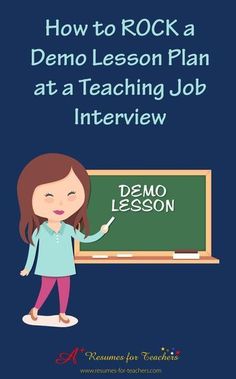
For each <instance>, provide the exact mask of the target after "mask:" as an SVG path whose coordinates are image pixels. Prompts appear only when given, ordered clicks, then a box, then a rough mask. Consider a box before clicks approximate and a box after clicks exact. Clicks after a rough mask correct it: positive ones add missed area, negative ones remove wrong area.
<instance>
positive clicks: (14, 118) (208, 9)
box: [1, 0, 235, 378]
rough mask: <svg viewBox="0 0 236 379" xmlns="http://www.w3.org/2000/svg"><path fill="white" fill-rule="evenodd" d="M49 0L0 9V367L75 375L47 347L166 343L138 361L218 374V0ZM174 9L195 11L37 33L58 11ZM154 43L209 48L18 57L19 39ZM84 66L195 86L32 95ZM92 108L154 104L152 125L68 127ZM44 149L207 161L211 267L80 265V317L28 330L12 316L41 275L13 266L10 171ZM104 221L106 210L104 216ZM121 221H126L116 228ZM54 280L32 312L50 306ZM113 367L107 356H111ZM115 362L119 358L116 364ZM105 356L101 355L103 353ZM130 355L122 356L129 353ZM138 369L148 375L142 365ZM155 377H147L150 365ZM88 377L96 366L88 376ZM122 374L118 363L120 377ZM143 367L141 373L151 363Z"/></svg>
mask: <svg viewBox="0 0 236 379" xmlns="http://www.w3.org/2000/svg"><path fill="white" fill-rule="evenodd" d="M177 3H178V4H176V2H175V1H165V2H161V1H145V2H139V4H137V2H136V1H119V2H105V1H99V2H96V1H90V0H88V1H86V2H85V3H83V2H79V1H67V2H64V4H63V5H62V2H60V4H58V2H57V1H50V2H47V1H40V2H37V4H36V3H35V2H32V3H30V2H26V1H23V2H20V4H19V3H14V2H9V3H8V6H7V9H6V14H5V16H4V20H3V31H2V33H3V35H4V44H3V47H2V54H1V64H2V70H1V71H2V74H3V86H2V95H3V96H2V107H1V108H2V110H1V113H2V118H3V122H2V132H1V133H2V136H4V140H3V147H2V150H1V153H2V158H1V173H2V189H3V194H2V204H1V206H2V208H3V209H4V211H3V215H4V217H3V221H4V226H3V228H2V231H3V230H4V232H3V233H4V234H3V235H2V239H1V241H2V242H1V243H2V258H3V259H2V268H1V271H2V272H1V279H2V281H3V284H2V296H3V297H4V302H5V304H4V307H3V310H2V315H3V323H2V335H5V338H4V342H2V344H3V348H4V351H5V358H4V359H3V358H2V362H1V363H2V367H5V368H6V369H7V371H8V375H7V376H8V377H12V375H13V372H14V371H15V370H16V371H17V373H18V374H19V375H22V376H24V377H25V378H30V377H32V376H33V377H34V378H39V377H43V376H45V377H48V378H49V377H50V376H51V377H57V378H62V377H64V376H65V375H66V376H67V377H68V378H76V377H78V376H80V372H79V367H80V366H83V367H102V364H100V363H95V364H90V363H86V361H85V360H83V361H82V360H81V362H80V364H79V366H73V365H72V364H70V363H69V364H67V365H65V366H57V365H56V364H55V362H54V361H55V358H56V356H57V354H58V353H60V352H62V351H67V352H69V351H71V350H72V349H73V348H74V347H75V346H79V347H81V346H83V347H85V349H86V350H89V351H97V352H98V354H99V353H100V354H124V353H125V352H128V351H130V352H131V353H134V354H135V353H136V354H137V353H139V352H140V351H150V352H152V353H153V354H156V353H158V351H159V349H160V347H161V346H162V345H163V346H167V347H172V346H174V347H176V348H179V349H180V350H181V351H182V355H181V359H180V360H179V361H178V362H172V363H171V362H168V363H163V364H162V363H156V364H153V363H147V364H144V363H139V364H136V365H134V367H143V368H145V367H147V368H154V367H159V368H162V369H163V373H162V374H161V377H162V378H177V377H178V378H180V377H181V378H190V377H191V378H201V377H203V378H209V377H211V378H222V377H228V375H227V371H228V370H229V369H230V365H231V358H230V354H231V350H230V349H229V344H230V342H231V341H230V335H231V332H232V331H231V328H232V324H231V321H232V319H233V318H232V310H231V309H230V304H231V302H230V300H231V301H233V291H232V281H231V278H232V277H233V270H234V266H233V259H234V254H235V252H234V245H235V244H234V241H233V238H234V235H233V228H232V223H231V222H230V218H231V217H232V215H233V207H234V202H233V199H234V187H233V182H234V165H233V153H232V152H233V151H234V146H235V141H234V139H233V131H234V129H233V128H234V125H233V124H234V123H233V121H234V118H233V112H232V104H233V92H234V91H233V86H232V82H233V76H231V75H233V59H232V57H231V58H230V46H232V45H233V43H231V35H230V33H232V27H231V22H232V20H231V19H230V15H231V13H232V10H230V9H229V8H228V5H229V3H230V2H229V1H224V2H218V4H215V2H210V1H197V2H194V3H193V2H189V1H178V2H177ZM143 17H146V18H150V19H152V20H155V19H156V18H164V19H165V18H170V19H172V18H177V19H178V20H180V22H181V23H183V24H185V23H195V25H196V36H195V37H194V38H189V39H181V38H173V37H172V38H155V37H151V36H150V37H144V38H137V39H134V38H123V39H122V38H120V37H118V36H117V37H113V38H110V39H109V38H100V39H98V38H97V39H96V38H95V37H94V36H93V35H92V34H91V33H90V34H89V35H88V36H87V37H86V38H84V39H82V38H76V37H71V38H69V37H68V38H50V39H49V38H46V37H45V36H44V25H45V19H46V18H51V19H52V20H53V19H56V18H60V19H61V20H62V21H63V22H65V23H73V22H74V23H90V22H92V21H94V20H101V21H102V22H104V23H109V22H111V23H116V24H118V23H119V21H120V19H121V18H134V19H136V20H139V19H140V18H143ZM95 46H96V47H97V48H98V49H99V51H101V52H104V53H105V52H107V53H108V52H114V53H116V52H122V51H124V52H134V51H135V50H137V51H139V52H146V51H149V52H156V51H159V50H160V49H167V47H172V46H173V47H176V48H184V47H186V48H188V49H190V52H209V53H210V54H211V65H210V67H208V68H207V67H196V68H184V67H181V66H176V68H173V67H172V68H171V69H170V68H168V67H159V68H158V67H157V68H152V67H150V68H148V67H147V68H145V69H144V68H140V67H138V66H137V67H134V68H128V67H120V68H117V67H111V68H107V69H104V68H103V69H101V68H91V67H88V66H86V67H81V68H78V67H71V68H65V67H56V66H52V67H51V68H50V67H49V68H47V69H45V68H43V66H38V67H36V68H32V67H30V49H31V48H44V49H45V50H46V49H47V50H48V51H50V50H51V52H55V51H58V52H59V51H65V52H67V51H75V52H76V51H78V52H81V51H82V52H83V51H89V50H91V49H92V48H93V47H95ZM90 76H91V77H92V78H93V79H94V80H95V81H96V80H97V81H99V80H100V81H103V82H105V81H113V82H116V81H117V82H118V81H119V80H121V79H122V78H123V77H129V78H131V79H132V78H133V79H134V80H135V79H137V78H138V77H139V78H141V79H142V80H143V81H145V80H146V81H148V80H153V82H154V83H156V82H157V83H158V82H162V81H166V82H168V83H174V82H175V78H178V77H182V78H184V79H185V80H191V79H193V78H195V77H199V78H200V79H201V80H202V81H203V82H204V81H205V82H206V83H207V84H208V89H207V92H206V93H205V94H204V95H203V96H200V97H198V98H196V97H178V98H175V99H174V98H169V99H166V100H165V101H162V102H155V100H153V99H152V98H148V97H139V98H138V97H137V98H135V97H130V98H129V99H127V98H125V97H110V98H109V97H104V98H101V97H95V98H91V97H84V98H81V97H80V98H79V97H78V98H76V97H73V98H72V97H65V98H62V97H60V96H54V97H51V98H49V97H46V96H45V97H34V96H33V94H32V91H33V85H34V84H36V83H37V82H40V81H46V80H49V79H52V80H55V81H57V82H58V83H64V82H70V81H71V80H73V81H76V80H77V79H79V78H85V77H90ZM75 106H78V107H79V108H80V109H81V110H82V111H92V110H93V109H95V108H97V109H100V110H102V111H103V112H105V113H107V112H110V111H111V112H116V111H117V112H119V111H124V112H128V113H129V112H132V111H133V110H134V108H136V107H139V108H140V111H143V112H145V111H147V112H148V111H149V112H158V111H160V112H167V113H168V115H167V122H166V126H165V127H162V128H158V127H154V126H149V127H137V126H136V127H135V126H130V127H129V126H120V127H109V126H108V127H100V126H97V127H89V126H88V127H74V126H73V108H74V107H75ZM45 152H62V153H65V154H68V155H71V156H74V157H76V158H77V159H79V160H80V161H81V162H82V163H83V164H84V166H85V167H86V168H104V169H106V168H137V169H138V168H147V169H148V168H149V169H152V168H156V169H158V168H176V169H179V168H209V169H212V170H213V255H214V256H215V257H218V258H220V260H221V264H220V265H173V266H171V265H81V266H79V267H77V272H78V275H77V276H76V277H73V279H72V291H71V298H70V304H69V309H68V313H69V314H73V315H78V316H79V318H80V322H79V324H78V325H77V326H76V327H73V328H68V329H57V328H55V329H54V328H36V327H35V328H33V327H29V326H27V325H25V324H23V323H22V321H21V317H22V316H23V315H24V314H25V313H26V312H28V310H29V309H30V307H31V306H32V305H33V303H34V301H35V298H36V296H37V293H38V289H39V285H40V279H39V278H38V277H36V276H34V275H32V274H31V275H30V276H29V277H25V278H22V277H20V275H19V272H20V270H21V269H23V267H24V263H25V259H26V256H27V246H26V245H25V244H24V243H23V242H22V241H21V240H20V237H19V235H18V219H19V213H18V205H17V199H16V182H17V178H18V175H19V173H20V171H21V170H22V168H23V167H24V165H25V164H26V163H27V162H28V161H29V160H31V159H32V158H33V157H35V156H37V155H39V154H42V153H45ZM104 221H106V220H104ZM127 233H128V230H127ZM57 307H58V300H57V292H56V290H54V292H53V294H52V295H51V297H50V298H49V299H48V301H47V303H46V304H45V306H44V308H43V313H46V314H50V313H55V312H57ZM117 366H119V365H118V364H115V365H114V367H117ZM120 366H122V367H123V365H120ZM104 367H112V364H110V363H104ZM130 367H132V365H130ZM148 376H149V375H147V377H148ZM153 376H154V375H153ZM96 377H99V376H98V375H97V376H96ZM129 377H131V375H130V376H129ZM150 377H152V375H150Z"/></svg>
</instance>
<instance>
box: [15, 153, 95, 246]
mask: <svg viewBox="0 0 236 379" xmlns="http://www.w3.org/2000/svg"><path fill="white" fill-rule="evenodd" d="M71 169H72V170H73V171H74V173H75V175H76V176H77V177H78V179H79V180H80V181H81V183H82V185H83V188H84V192H85V200H84V204H83V205H82V207H81V208H80V209H79V210H78V212H76V213H74V214H73V215H72V216H71V217H69V218H68V219H67V220H66V222H67V223H68V224H70V225H72V226H73V227H74V228H77V227H79V226H80V229H81V230H83V229H84V231H85V235H86V236H87V235H88V234H89V225H88V219H87V205H88V201H89V196H90V179H89V176H88V174H87V172H86V170H85V168H84V167H83V166H82V164H81V163H80V162H78V161H77V160H76V159H74V158H71V157H69V156H67V155H64V154H43V155H40V156H38V157H36V158H34V159H33V160H32V161H30V162H29V163H28V164H27V165H26V166H25V167H24V169H23V170H22V172H21V174H20V176H19V179H18V183H17V196H18V202H19V207H20V224H19V231H20V235H21V238H22V239H23V241H25V242H26V243H33V241H32V234H33V232H34V230H35V229H36V228H37V229H38V228H39V227H40V225H41V224H42V223H43V222H44V221H45V220H46V219H44V218H42V217H39V216H36V215H35V214H34V211H33V207H32V196H33V192H34V190H35V188H36V187H37V186H39V185H40V184H45V183H50V182H55V181H57V180H61V179H64V178H65V177H66V176H67V175H68V174H69V172H70V170H71Z"/></svg>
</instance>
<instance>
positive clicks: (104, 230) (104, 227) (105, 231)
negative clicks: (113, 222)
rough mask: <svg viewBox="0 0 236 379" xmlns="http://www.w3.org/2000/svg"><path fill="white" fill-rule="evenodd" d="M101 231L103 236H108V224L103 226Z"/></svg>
mask: <svg viewBox="0 0 236 379" xmlns="http://www.w3.org/2000/svg"><path fill="white" fill-rule="evenodd" d="M100 230H101V232H102V233H103V234H106V233H107V232H108V230H109V226H107V225H106V224H105V225H102V226H101V229H100Z"/></svg>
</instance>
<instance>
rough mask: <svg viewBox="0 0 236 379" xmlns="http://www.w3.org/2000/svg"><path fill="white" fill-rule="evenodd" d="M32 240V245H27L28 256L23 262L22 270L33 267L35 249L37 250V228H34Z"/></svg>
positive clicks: (28, 269)
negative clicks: (24, 262)
mask: <svg viewBox="0 0 236 379" xmlns="http://www.w3.org/2000/svg"><path fill="white" fill-rule="evenodd" d="M32 240H33V243H34V245H31V244H30V246H29V252H28V258H27V261H26V264H25V268H24V270H27V271H28V272H30V270H31V269H32V267H33V264H34V260H35V256H36V251H37V245H38V240H39V235H38V230H37V229H36V230H35V231H34V233H33V235H32Z"/></svg>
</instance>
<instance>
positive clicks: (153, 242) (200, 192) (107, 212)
mask: <svg viewBox="0 0 236 379" xmlns="http://www.w3.org/2000/svg"><path fill="white" fill-rule="evenodd" d="M120 185H125V189H126V190H127V189H128V187H129V188H132V186H134V185H135V186H137V185H138V187H135V188H136V189H137V188H139V187H140V192H142V189H143V188H145V186H146V188H147V189H150V188H155V189H156V188H157V186H159V187H158V189H159V190H160V193H159V192H158V196H156V195H155V196H151V195H152V194H151V195H150V193H148V196H146V195H147V192H145V193H141V194H140V193H138V191H136V192H135V195H138V196H137V197H135V196H131V195H128V196H124V197H121V190H120V187H119V186H120ZM152 186H153V187H152ZM163 188H164V189H165V191H166V193H165V191H164V189H163ZM127 191H128V190H127ZM123 195H124V193H123ZM159 195H160V196H159ZM123 199H126V205H125V207H124V206H123V210H122V211H120V210H119V211H117V209H119V204H120V200H123ZM134 199H138V202H137V200H136V202H135V204H136V207H134V208H135V211H127V210H126V209H127V207H128V205H127V204H129V205H130V204H131V202H132V201H133V200H134ZM146 199H149V200H148V201H147V202H146V204H147V203H148V204H149V207H148V210H150V208H152V210H151V211H143V210H142V209H141V210H140V211H137V203H140V204H141V207H142V206H143V201H144V200H146ZM112 200H113V211H112ZM155 200H158V201H157V202H156V205H155V207H156V208H155V209H153V203H154V201H155ZM167 200H169V204H172V208H170V207H169V208H168V207H167V204H168V201H167ZM173 200H174V203H173ZM171 201H172V202H171ZM114 204H115V205H114ZM150 204H151V205H150ZM163 204H164V205H163ZM173 204H174V205H173ZM162 208H163V209H162ZM114 210H116V211H114ZM112 216H115V221H114V222H113V223H112V225H111V226H110V231H109V233H108V234H106V235H105V236H104V237H103V238H102V239H101V240H100V241H98V242H95V243H91V244H81V245H80V250H81V251H171V250H198V251H201V250H205V247H206V177H205V176H204V175H169V176H168V175H163V176H162V175H150V176H145V175H131V176H129V175H115V174H114V175H92V176H91V197H90V202H89V207H88V219H89V224H90V234H93V233H95V232H96V231H98V230H99V228H100V226H101V225H102V224H104V223H106V222H107V221H108V220H109V219H110V218H111V217H112Z"/></svg>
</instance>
